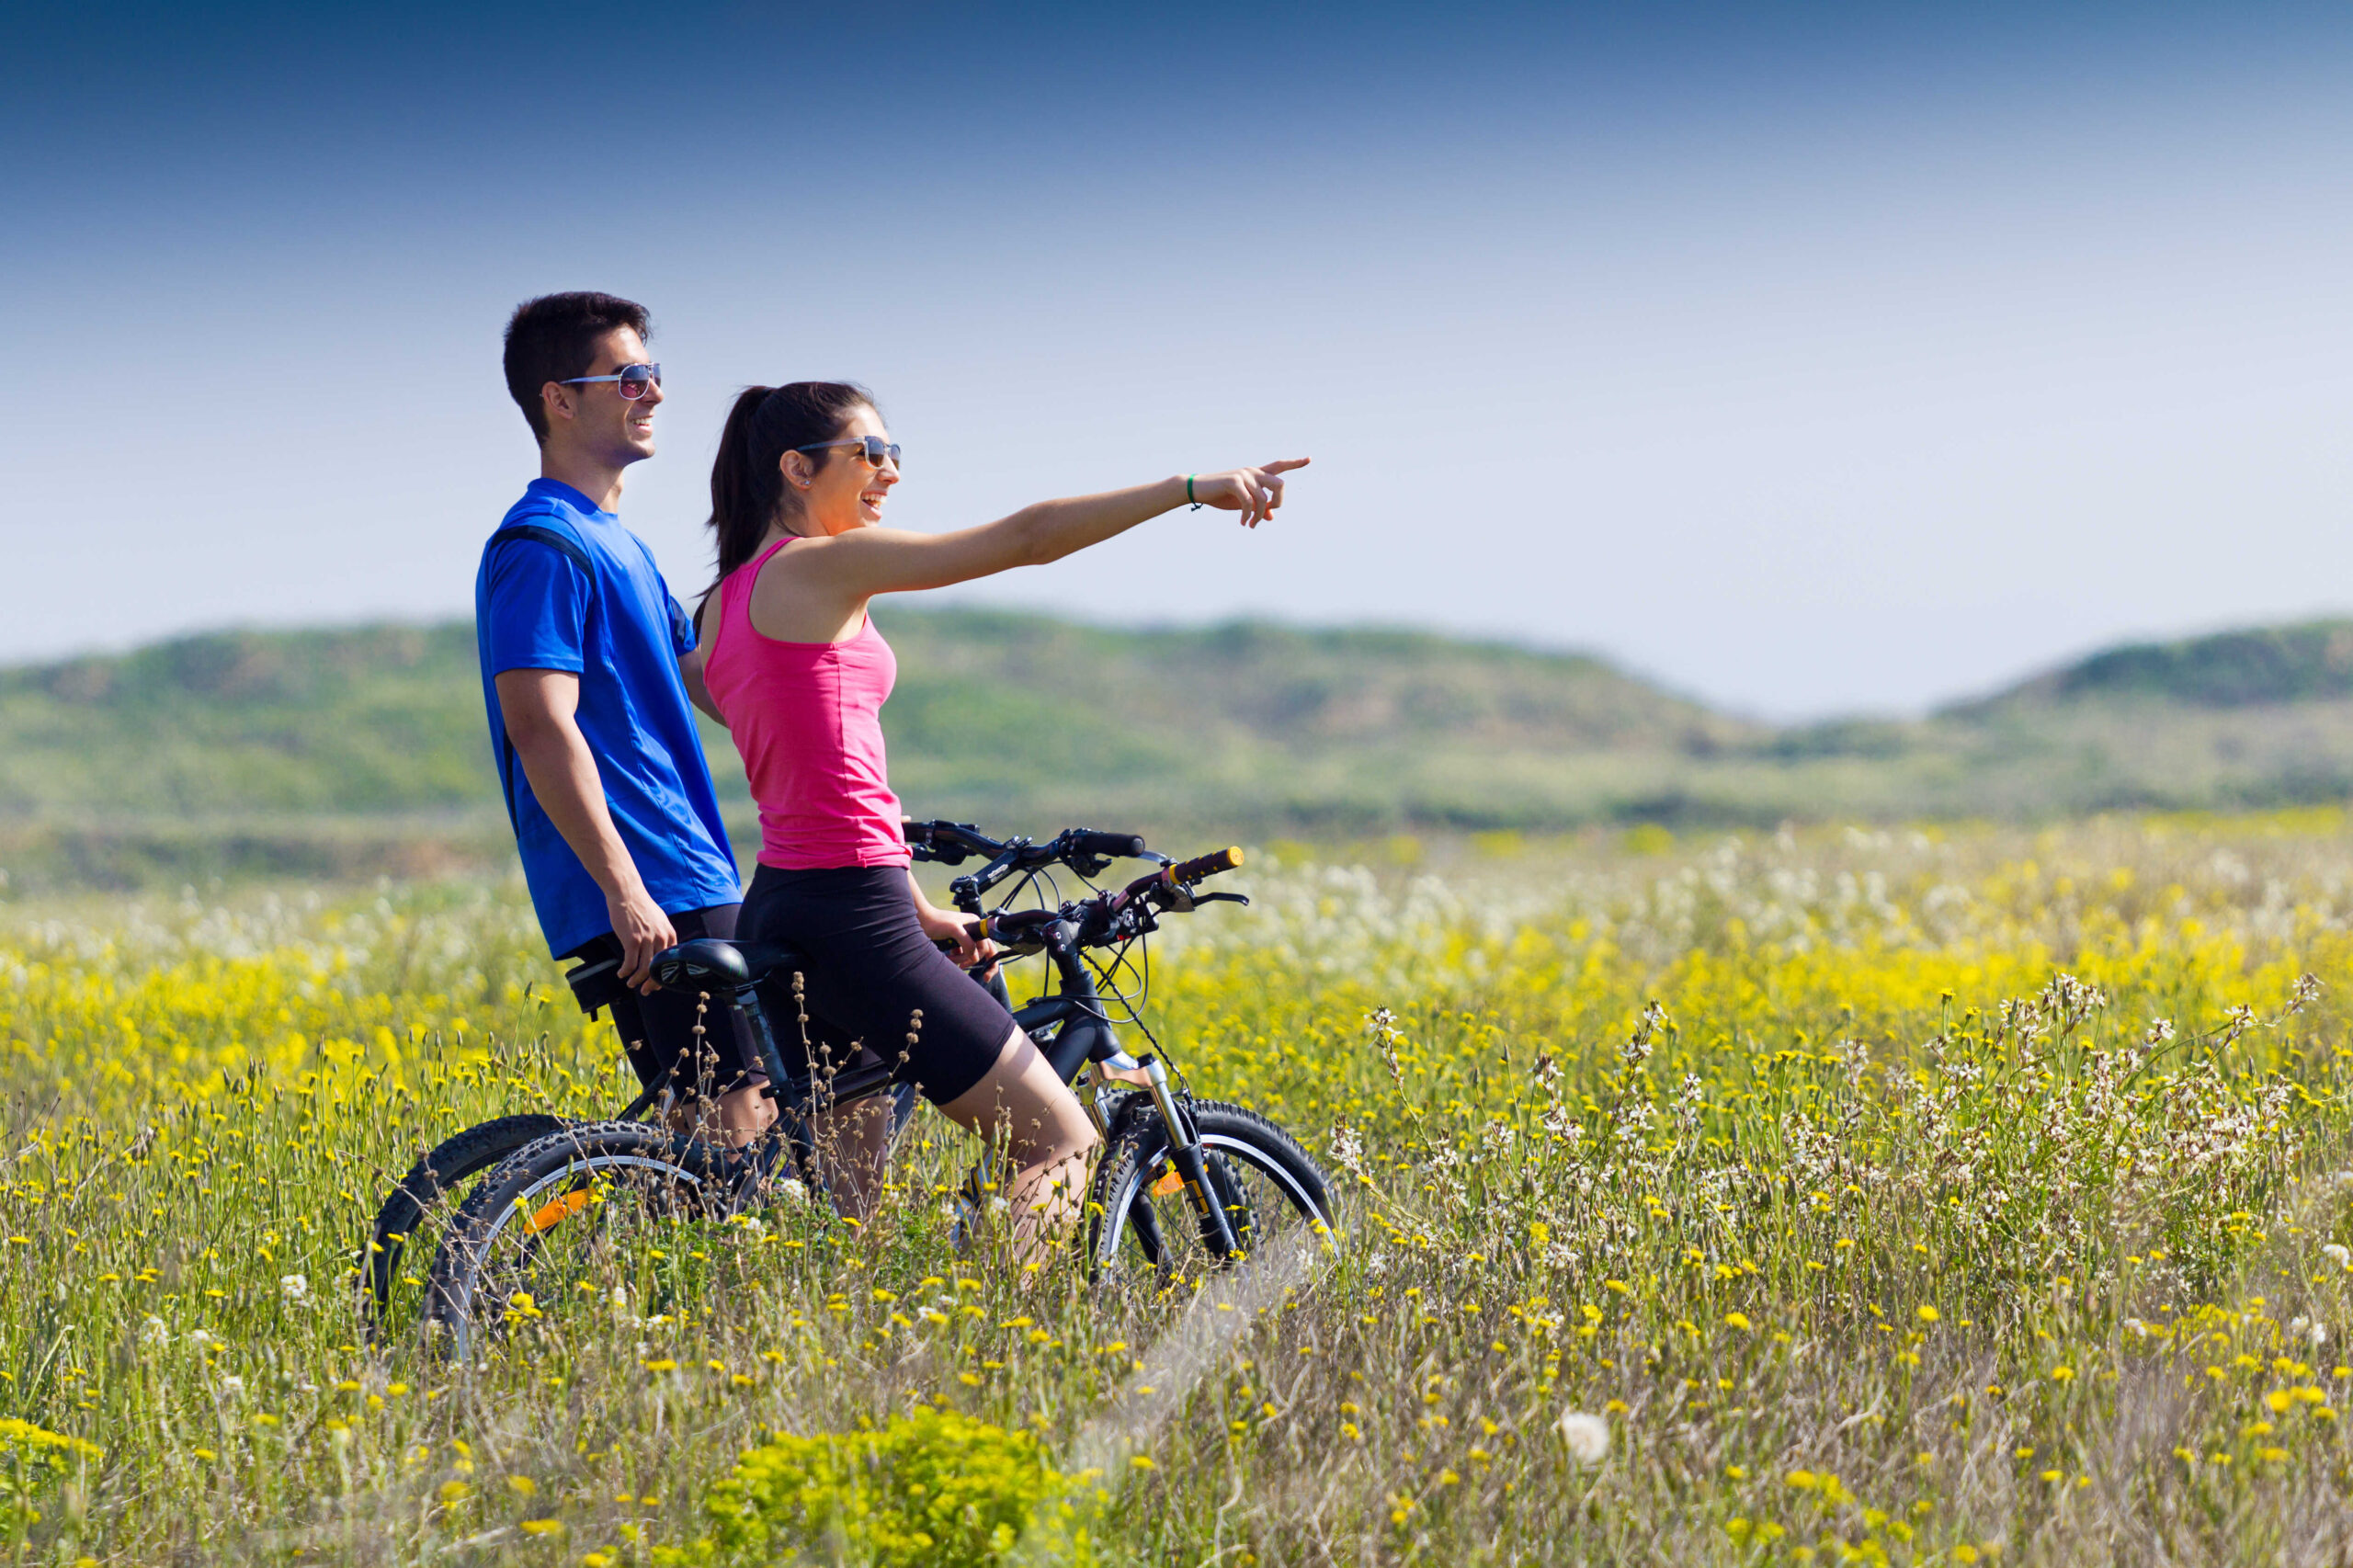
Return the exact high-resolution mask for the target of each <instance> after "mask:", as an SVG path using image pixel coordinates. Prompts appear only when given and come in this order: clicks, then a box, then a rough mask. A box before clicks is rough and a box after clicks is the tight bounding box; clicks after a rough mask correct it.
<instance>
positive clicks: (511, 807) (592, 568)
mask: <svg viewBox="0 0 2353 1568" xmlns="http://www.w3.org/2000/svg"><path fill="white" fill-rule="evenodd" d="M517 540H529V541H530V542H532V543H534V544H544V545H546V546H547V547H548V548H549V549H550V550H552V551H555V552H556V553H557V554H558V555H561V556H563V558H564V559H565V560H566V561H569V562H572V563H573V564H574V566H577V567H579V568H580V574H581V575H582V576H584V577H585V578H587V579H588V584H589V586H590V587H592V588H593V587H595V586H596V583H597V569H596V565H595V563H594V562H591V561H590V560H589V559H588V551H587V548H586V547H585V546H584V545H583V544H582V543H581V542H580V541H579V540H576V539H574V538H573V537H572V536H571V535H570V534H568V533H566V532H564V531H563V529H561V528H547V527H544V526H542V525H540V524H539V523H515V524H511V525H509V526H508V527H506V528H500V529H499V530H498V531H497V532H496V533H494V534H492V535H491V536H490V546H489V548H491V549H493V550H495V549H497V548H498V547H499V546H501V545H503V544H512V543H514V542H516V541H517ZM673 608H674V609H675V608H676V607H675V606H674V607H673ZM515 767H516V758H515V743H514V742H513V741H511V740H509V739H508V738H507V735H506V723H505V722H503V721H502V722H500V724H499V726H498V789H499V792H500V793H501V794H503V795H505V796H506V825H507V826H509V827H511V828H513V829H514V830H515V836H516V837H517V838H520V837H522V835H523V816H522V813H521V812H518V811H517V810H516V809H515Z"/></svg>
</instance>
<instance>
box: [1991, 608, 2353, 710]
mask: <svg viewBox="0 0 2353 1568" xmlns="http://www.w3.org/2000/svg"><path fill="white" fill-rule="evenodd" d="M2346 699H2353V620H2314V621H2307V622H2304V623H2303V624H2302V625H2297V626H2274V627H2260V628H2256V629H2255V630H2252V631H2224V632H2218V633H2216V634H2214V635H2212V636H2208V637H2190V638H2183V639H2180V640H2178V641H2176V642H2133V643H2128V644H2125V645H2124V646H2121V647H2117V648H2109V649H2107V650H2105V651H2103V652H2101V653H2094V654H2092V655H2091V656H2090V657H2089V658H2086V659H2083V660H2079V661H2078V662H2076V663H2075V664H2072V665H2066V666H2065V667H2064V668H2062V669H2057V670H2053V671H2052V672H2051V673H2050V674H2048V675H2044V676H2038V677H2037V678H2035V679H2033V680H2030V681H2027V682H2026V683H2024V684H2023V685H2020V686H2016V687H2011V688H2010V689H2009V690H2007V691H2004V692H2000V693H1997V694H1995V696H1993V697H1990V698H1985V699H1981V700H1979V701H1976V702H1972V703H1967V704H1963V705H1961V706H1960V707H1957V708H1954V709H1951V710H1949V712H1950V713H1951V714H1953V715H1954V716H1956V717H1964V718H1986V717H1992V716H1994V715H1995V714H1998V713H2001V712H2003V711H2006V710H2007V711H2015V710H2019V709H2023V708H2028V707H2038V706H2040V707H2049V706H2052V705H2057V704H2066V703H2075V704H2081V703H2085V702H2100V701H2111V700H2120V701H2127V702H2131V701H2154V702H2162V703H2179V704H2184V705H2188V706H2190V707H2197V708H2257V707H2268V706H2275V705H2278V704H2282V703H2294V702H2326V701H2339V700H2346Z"/></svg>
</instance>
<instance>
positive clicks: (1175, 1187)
mask: <svg viewBox="0 0 2353 1568" xmlns="http://www.w3.org/2000/svg"><path fill="white" fill-rule="evenodd" d="M1184 1190H1185V1178H1184V1177H1183V1176H1178V1175H1177V1174H1176V1172H1175V1171H1170V1172H1169V1173H1168V1174H1167V1175H1166V1176H1162V1177H1161V1178H1160V1179H1159V1180H1158V1181H1156V1182H1154V1183H1153V1184H1152V1195H1153V1196H1154V1198H1174V1197H1176V1195H1177V1194H1178V1193H1180V1192H1182V1191H1184Z"/></svg>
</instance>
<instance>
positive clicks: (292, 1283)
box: [278, 1274, 311, 1306]
mask: <svg viewBox="0 0 2353 1568" xmlns="http://www.w3.org/2000/svg"><path fill="white" fill-rule="evenodd" d="M278 1294H279V1295H281V1296H283V1297H285V1298H286V1299H287V1300H288V1301H291V1302H293V1303H294V1304H295V1305H296V1306H300V1305H301V1304H302V1303H303V1302H304V1301H309V1300H310V1299H311V1282H310V1281H309V1280H308V1279H305V1278H303V1277H302V1276H301V1275H300V1274H281V1275H279V1276H278Z"/></svg>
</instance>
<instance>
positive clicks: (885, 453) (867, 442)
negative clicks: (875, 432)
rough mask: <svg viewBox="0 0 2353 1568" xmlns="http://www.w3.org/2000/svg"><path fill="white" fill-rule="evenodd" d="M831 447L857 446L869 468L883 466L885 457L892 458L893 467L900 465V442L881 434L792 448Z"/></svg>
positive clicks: (806, 449)
mask: <svg viewBox="0 0 2353 1568" xmlns="http://www.w3.org/2000/svg"><path fill="white" fill-rule="evenodd" d="M829 447H856V448H857V449H858V456H859V457H862V458H864V459H865V460H866V466H867V467H869V468H881V466H882V460H883V459H884V458H889V459H890V460H891V466H892V468H896V467H898V466H899V443H898V442H896V441H886V440H884V439H883V438H882V437H880V436H852V437H849V438H848V439H847V440H843V441H817V442H813V443H812V444H811V445H809V446H806V447H795V448H793V450H794V451H796V452H822V451H824V450H825V449H827V448H829Z"/></svg>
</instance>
